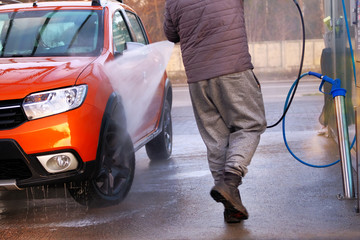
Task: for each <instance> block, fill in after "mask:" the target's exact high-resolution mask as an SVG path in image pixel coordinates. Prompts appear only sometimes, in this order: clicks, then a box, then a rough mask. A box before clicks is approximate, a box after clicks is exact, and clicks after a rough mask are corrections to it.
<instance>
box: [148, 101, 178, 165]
mask: <svg viewBox="0 0 360 240" xmlns="http://www.w3.org/2000/svg"><path fill="white" fill-rule="evenodd" d="M162 121H163V122H162V130H161V133H160V134H159V135H158V136H156V137H155V138H154V139H153V140H151V141H150V142H148V143H147V144H146V146H145V148H146V153H147V155H148V157H149V158H150V160H151V161H163V160H167V159H169V158H170V156H171V153H172V145H173V144H172V120H171V106H170V104H169V101H168V100H165V104H164V115H163V120H162Z"/></svg>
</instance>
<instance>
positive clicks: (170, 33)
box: [163, 2, 180, 43]
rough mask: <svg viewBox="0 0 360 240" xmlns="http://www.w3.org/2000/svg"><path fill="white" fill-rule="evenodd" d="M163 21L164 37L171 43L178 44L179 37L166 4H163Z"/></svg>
mask: <svg viewBox="0 0 360 240" xmlns="http://www.w3.org/2000/svg"><path fill="white" fill-rule="evenodd" d="M164 16H165V18H164V19H165V20H164V26H163V27H164V32H165V36H166V38H167V39H168V40H169V41H170V42H173V43H178V42H180V36H179V34H178V32H177V28H176V26H175V25H174V23H173V21H172V19H171V15H170V12H169V8H168V3H167V2H166V4H165V14H164Z"/></svg>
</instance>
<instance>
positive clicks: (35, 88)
mask: <svg viewBox="0 0 360 240" xmlns="http://www.w3.org/2000/svg"><path fill="white" fill-rule="evenodd" d="M134 42H136V44H134ZM147 44H149V39H148V36H147V34H146V31H145V30H144V27H143V25H142V23H141V20H140V18H139V17H138V16H137V14H136V13H135V12H134V10H132V9H131V8H130V7H128V6H126V5H124V4H122V3H120V2H115V1H107V2H106V3H104V4H102V3H100V2H99V1H98V0H96V1H93V2H83V1H82V2H75V1H74V2H73V1H71V2H35V3H19V4H8V5H3V6H0V63H1V64H0V189H2V190H11V189H23V188H26V187H31V186H36V185H45V184H54V183H63V182H66V183H68V189H69V191H70V193H71V195H72V196H73V197H74V199H75V200H76V201H78V202H79V203H81V204H87V205H90V206H95V207H96V206H103V205H111V204H116V203H118V202H120V201H121V200H122V199H123V198H124V197H125V196H126V194H127V193H128V191H129V189H130V187H131V184H132V180H133V177H134V169H135V154H134V152H135V151H136V150H138V149H140V148H141V147H143V146H146V151H147V153H148V156H149V158H150V159H151V160H161V159H168V158H169V157H170V155H171V150H172V124H171V104H172V88H171V84H170V81H169V80H168V79H167V77H166V74H165V72H164V73H163V74H164V75H163V77H160V78H161V79H155V80H154V81H155V82H156V83H157V84H156V89H155V94H154V96H152V97H151V99H150V100H149V101H150V104H149V107H147V108H146V109H142V110H139V111H143V115H142V116H143V121H138V122H139V123H138V124H137V125H136V126H135V129H134V130H133V131H131V132H129V131H128V128H127V125H128V121H129V119H127V116H126V114H125V110H124V102H125V101H126V99H123V98H122V96H121V95H120V94H119V92H117V91H115V90H114V88H113V85H112V84H111V82H110V79H109V76H108V74H107V72H106V71H105V65H106V63H108V62H111V61H112V60H114V59H118V58H122V57H123V56H125V54H126V52H127V51H131V50H129V49H130V47H132V48H134V46H135V48H137V47H139V46H140V47H141V46H144V45H147ZM119 79H120V80H121V76H119ZM139 84H141V81H139ZM124 87H125V88H126V85H125V86H123V88H124ZM129 91H133V92H132V94H133V95H134V96H135V97H136V98H141V96H142V95H143V94H144V93H143V92H140V91H136V90H135V91H134V90H133V89H129Z"/></svg>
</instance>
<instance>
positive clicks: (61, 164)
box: [46, 155, 70, 170]
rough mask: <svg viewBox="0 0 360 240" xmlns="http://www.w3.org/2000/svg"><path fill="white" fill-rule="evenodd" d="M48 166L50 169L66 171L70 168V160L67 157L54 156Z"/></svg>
mask: <svg viewBox="0 0 360 240" xmlns="http://www.w3.org/2000/svg"><path fill="white" fill-rule="evenodd" d="M46 165H47V166H48V167H50V168H54V169H56V168H58V169H59V170H60V169H66V168H67V167H68V166H70V158H69V157H68V156H65V155H58V156H54V157H52V158H50V159H49V161H47V163H46Z"/></svg>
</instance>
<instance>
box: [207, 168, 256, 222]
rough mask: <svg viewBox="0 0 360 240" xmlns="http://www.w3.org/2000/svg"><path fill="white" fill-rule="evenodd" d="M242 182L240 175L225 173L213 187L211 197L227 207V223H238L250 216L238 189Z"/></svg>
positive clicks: (225, 212)
mask: <svg viewBox="0 0 360 240" xmlns="http://www.w3.org/2000/svg"><path fill="white" fill-rule="evenodd" d="M240 184H241V177H240V176H238V175H236V174H232V173H225V175H224V180H223V181H220V182H219V183H217V184H216V185H215V186H214V187H213V188H212V189H211V192H210V195H211V197H212V198H213V199H214V200H215V201H217V202H221V203H222V204H223V205H224V207H225V211H224V218H225V221H226V222H227V223H236V222H240V221H241V220H245V219H248V218H249V214H248V212H247V210H246V208H245V207H244V205H243V204H242V202H241V197H240V192H239V189H238V186H239V185H240Z"/></svg>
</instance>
